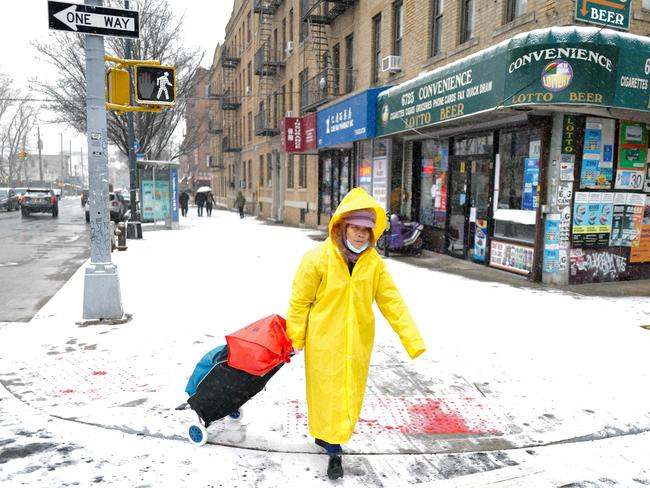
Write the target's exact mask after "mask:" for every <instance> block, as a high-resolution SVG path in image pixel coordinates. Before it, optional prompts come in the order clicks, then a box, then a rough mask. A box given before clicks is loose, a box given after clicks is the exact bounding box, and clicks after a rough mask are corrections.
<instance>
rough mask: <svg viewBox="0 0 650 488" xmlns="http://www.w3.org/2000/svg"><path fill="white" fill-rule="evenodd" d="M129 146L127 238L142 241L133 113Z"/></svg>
mask: <svg viewBox="0 0 650 488" xmlns="http://www.w3.org/2000/svg"><path fill="white" fill-rule="evenodd" d="M124 8H126V9H128V8H129V0H124ZM124 45H125V51H126V52H125V55H126V59H127V60H130V59H131V58H132V57H133V52H132V50H131V47H132V46H131V39H130V38H127V39H126V40H125V41H124ZM129 79H130V80H133V67H132V66H129ZM129 105H131V106H133V83H132V82H130V83H129ZM126 130H127V142H126V143H127V146H128V147H129V193H130V196H131V218H130V219H129V221H128V223H127V229H126V236H127V237H128V238H129V239H142V224H141V223H140V214H139V213H138V202H136V189H137V187H138V183H137V173H136V165H135V130H134V128H133V112H127V114H126Z"/></svg>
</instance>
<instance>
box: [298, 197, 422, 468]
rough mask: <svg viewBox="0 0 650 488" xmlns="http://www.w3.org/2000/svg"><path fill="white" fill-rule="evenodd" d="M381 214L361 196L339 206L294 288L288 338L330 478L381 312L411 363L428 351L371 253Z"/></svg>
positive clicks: (355, 413)
mask: <svg viewBox="0 0 650 488" xmlns="http://www.w3.org/2000/svg"><path fill="white" fill-rule="evenodd" d="M385 227H386V213H385V211H384V209H383V208H382V207H381V206H380V205H379V204H378V203H377V202H376V201H375V200H374V199H373V198H372V197H371V196H370V195H368V193H366V192H365V191H364V190H363V189H361V188H355V189H353V190H352V191H350V192H349V193H348V194H347V195H346V196H345V198H344V199H343V200H342V201H341V203H340V204H339V206H338V208H337V209H336V212H335V213H334V215H333V216H332V219H331V221H330V224H329V237H328V238H327V239H326V240H325V242H323V243H322V244H320V245H319V246H318V247H316V248H315V249H313V250H311V251H308V252H307V253H306V254H305V255H304V256H303V258H302V262H301V263H300V266H299V268H298V271H297V273H296V277H295V279H294V282H293V292H292V295H291V301H290V306H289V312H288V314H287V335H288V336H289V339H291V342H292V345H293V348H294V352H298V351H300V350H302V349H303V348H304V349H305V375H306V383H307V408H308V414H309V432H310V434H311V435H312V436H313V437H315V442H316V444H317V445H318V446H321V447H322V448H324V449H325V450H326V452H327V454H328V455H329V463H328V467H327V475H328V477H329V478H330V479H337V478H341V477H342V476H343V466H342V464H341V454H342V453H343V451H342V449H341V444H345V443H347V442H348V441H349V440H350V437H352V433H353V432H354V427H355V425H356V423H357V421H358V420H359V414H360V413H361V404H362V403H363V396H364V393H365V389H366V380H367V378H368V367H369V365H370V356H371V353H372V346H373V340H374V333H375V318H374V315H373V311H372V306H373V302H374V301H376V302H377V305H378V306H379V310H381V313H382V314H383V315H384V317H385V318H386V320H387V321H388V323H389V324H390V326H391V327H392V328H393V330H394V331H395V332H397V334H398V335H399V338H400V340H401V342H402V345H403V346H404V348H405V349H406V352H407V353H408V355H409V356H410V357H411V359H414V358H416V357H418V356H419V355H420V354H422V353H423V352H424V351H425V349H426V348H425V344H424V340H423V339H422V336H421V335H420V332H419V331H418V328H417V326H416V325H415V321H414V320H413V318H412V317H411V314H410V313H409V311H408V308H407V307H406V304H405V303H404V301H403V299H402V296H401V295H400V293H399V291H398V290H397V287H396V286H395V283H394V282H393V278H392V277H391V275H390V273H389V272H388V269H387V268H386V264H385V263H384V260H383V259H382V258H381V257H380V256H379V254H378V253H377V251H376V249H375V243H376V242H377V239H378V238H379V237H380V236H381V235H382V233H383V232H384V229H385Z"/></svg>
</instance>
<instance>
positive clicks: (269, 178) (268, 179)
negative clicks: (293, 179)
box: [266, 153, 273, 188]
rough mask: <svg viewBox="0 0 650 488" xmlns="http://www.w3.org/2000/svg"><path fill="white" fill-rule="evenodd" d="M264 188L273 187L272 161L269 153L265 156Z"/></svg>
mask: <svg viewBox="0 0 650 488" xmlns="http://www.w3.org/2000/svg"><path fill="white" fill-rule="evenodd" d="M266 186H267V187H268V188H271V187H272V186H273V159H272V158H271V153H268V154H267V155H266Z"/></svg>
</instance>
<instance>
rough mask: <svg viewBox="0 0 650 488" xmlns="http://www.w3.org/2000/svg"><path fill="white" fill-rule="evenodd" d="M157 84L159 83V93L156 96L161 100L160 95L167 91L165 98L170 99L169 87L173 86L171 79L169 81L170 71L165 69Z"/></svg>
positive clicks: (157, 79)
mask: <svg viewBox="0 0 650 488" xmlns="http://www.w3.org/2000/svg"><path fill="white" fill-rule="evenodd" d="M156 85H158V95H156V98H157V99H158V100H160V95H162V93H163V92H164V93H165V99H167V100H169V93H168V92H167V87H168V86H172V83H171V81H169V71H165V74H164V75H162V76H159V77H158V78H156Z"/></svg>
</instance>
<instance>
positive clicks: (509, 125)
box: [211, 0, 650, 283]
mask: <svg viewBox="0 0 650 488" xmlns="http://www.w3.org/2000/svg"><path fill="white" fill-rule="evenodd" d="M601 4H603V2H592V1H589V0H585V1H584V2H581V3H578V4H576V2H575V1H559V0H446V1H445V0H402V1H400V0H397V1H390V2H389V1H379V0H376V1H373V0H363V1H354V0H337V1H321V0H300V1H289V0H285V1H282V0H254V1H243V0H237V1H235V5H234V9H233V13H232V16H231V19H230V22H229V24H228V27H227V31H226V40H225V42H224V45H223V46H222V47H220V49H219V50H218V51H219V54H218V55H215V63H214V64H213V67H212V70H211V86H212V89H213V94H214V96H215V99H218V101H217V102H214V106H213V108H212V114H213V115H212V118H214V120H215V123H217V121H218V123H219V124H222V125H220V128H219V130H222V131H223V132H222V134H219V135H218V136H217V138H216V142H215V143H214V145H213V152H214V153H215V154H218V151H219V150H221V151H224V152H223V157H222V160H223V164H222V166H223V167H222V168H220V169H219V170H218V172H217V173H215V178H216V179H217V180H219V181H221V182H222V184H223V183H224V182H225V184H223V191H222V192H221V194H220V197H221V198H222V199H223V202H224V203H226V204H228V205H230V206H231V205H232V200H233V199H234V196H235V195H236V192H237V191H238V190H239V189H242V191H244V192H245V195H246V198H247V200H248V201H249V202H252V205H251V208H250V209H249V211H251V212H254V213H256V214H258V215H259V216H261V217H264V218H273V219H277V220H283V221H285V222H287V223H289V224H294V225H296V224H304V225H307V226H324V225H326V224H327V222H328V220H329V216H330V215H331V213H332V212H333V210H334V209H335V208H336V205H337V204H338V202H339V201H340V199H341V198H342V196H343V195H344V194H345V193H346V192H347V190H348V189H349V188H351V187H353V186H361V187H364V188H366V189H367V190H368V191H369V192H370V193H371V194H372V195H373V196H374V197H375V198H376V199H377V200H378V201H380V202H382V203H383V204H384V205H385V207H386V209H387V210H390V211H392V212H395V213H398V214H401V215H403V216H405V217H406V218H411V219H415V220H418V221H420V222H421V223H423V224H424V225H425V231H424V233H423V237H424V245H425V248H427V249H430V250H432V251H437V252H441V253H447V254H450V255H453V256H456V257H458V258H461V259H467V260H472V261H474V262H476V263H480V264H484V265H488V266H494V267H498V268H501V269H505V270H508V271H511V272H515V273H520V274H522V275H526V276H529V277H530V278H532V279H534V280H538V281H541V280H543V281H546V282H549V283H580V282H589V281H604V280H618V279H635V278H644V277H650V264H649V263H650V215H649V214H650V212H648V206H647V205H646V192H650V184H646V181H648V183H650V175H648V173H647V168H648V165H647V163H646V159H647V158H648V148H647V142H648V130H647V127H646V124H647V123H648V122H650V117H649V116H648V107H649V106H650V104H648V100H649V99H650V90H649V88H648V86H649V83H648V77H649V76H650V75H649V74H648V73H650V68H649V66H650V44H649V43H648V41H647V40H646V37H645V36H646V35H647V33H648V32H650V10H649V9H650V2H648V1H646V0H634V1H632V2H625V1H622V0H621V1H618V0H617V1H612V2H607V5H606V6H603V5H601ZM624 21H625V22H624ZM628 21H629V25H628ZM624 31H627V32H624ZM630 53H635V54H634V55H633V56H630ZM314 128H315V139H316V143H315V144H314V143H313V139H314V133H313V130H314ZM283 129H284V130H283ZM308 140H309V141H308ZM218 145H220V148H216V147H215V146H218ZM585 215H587V216H588V217H585ZM643 215H646V217H643ZM572 218H573V220H572ZM596 220H598V221H602V222H600V223H599V224H598V225H596V224H595V223H594V222H595V221H596ZM644 236H645V237H644Z"/></svg>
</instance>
